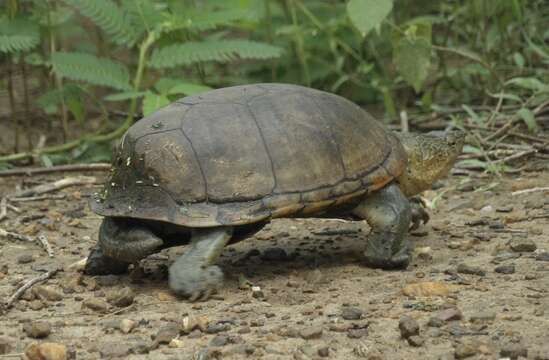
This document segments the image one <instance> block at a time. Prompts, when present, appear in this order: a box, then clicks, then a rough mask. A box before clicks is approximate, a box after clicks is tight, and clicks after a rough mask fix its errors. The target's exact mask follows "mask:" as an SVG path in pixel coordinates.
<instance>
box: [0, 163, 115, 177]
mask: <svg viewBox="0 0 549 360" xmlns="http://www.w3.org/2000/svg"><path fill="white" fill-rule="evenodd" d="M110 168H111V165H110V164H106V163H97V164H74V165H56V166H51V167H42V168H23V169H8V170H3V171H0V177H5V176H21V175H27V176H31V175H36V174H51V173H54V172H65V171H79V172H80V171H108V170H110Z"/></svg>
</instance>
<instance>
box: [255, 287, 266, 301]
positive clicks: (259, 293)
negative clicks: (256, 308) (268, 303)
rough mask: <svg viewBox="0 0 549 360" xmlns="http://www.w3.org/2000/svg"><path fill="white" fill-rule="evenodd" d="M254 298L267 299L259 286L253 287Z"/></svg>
mask: <svg viewBox="0 0 549 360" xmlns="http://www.w3.org/2000/svg"><path fill="white" fill-rule="evenodd" d="M252 296H253V297H254V298H255V299H263V298H265V294H264V293H263V291H261V288H260V287H259V286H252Z"/></svg>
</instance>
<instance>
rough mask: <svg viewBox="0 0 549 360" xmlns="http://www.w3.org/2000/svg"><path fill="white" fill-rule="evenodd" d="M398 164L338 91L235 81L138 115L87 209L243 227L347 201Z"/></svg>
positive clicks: (390, 144) (386, 135)
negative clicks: (229, 85) (235, 84)
mask: <svg viewBox="0 0 549 360" xmlns="http://www.w3.org/2000/svg"><path fill="white" fill-rule="evenodd" d="M405 166H406V154H405V152H404V149H403V147H402V145H401V144H400V142H399V141H398V140H397V139H396V137H394V136H393V135H392V134H390V132H388V131H386V130H385V129H384V128H383V126H382V125H381V124H379V123H378V122H376V121H375V120H373V118H372V117H371V116H369V115H368V114H367V113H366V112H365V111H364V110H362V109H361V108H360V107H358V106H357V105H355V104H353V103H351V102H350V101H348V100H345V99H344V98H342V97H339V96H336V95H333V94H329V93H325V92H322V91H318V90H313V89H309V88H305V87H301V86H296V85H284V84H257V85H244V86H236V87H230V88H225V89H219V90H214V91H211V92H208V93H205V94H201V95H198V96H191V97H186V98H183V99H181V100H180V101H178V102H176V103H173V104H171V105H168V106H167V107H164V108H163V109H161V110H159V111H157V112H155V113H153V114H151V115H149V116H147V117H145V118H143V119H141V120H139V121H138V122H137V123H136V124H135V125H133V126H132V127H131V128H130V129H129V130H128V131H127V133H126V134H125V136H124V139H123V143H122V145H121V146H120V147H119V149H118V150H117V153H116V155H115V160H114V162H113V172H112V174H111V177H110V178H109V180H108V181H107V184H106V186H105V189H104V191H103V193H102V194H101V195H100V196H99V197H98V198H96V199H92V201H91V202H90V206H91V208H92V210H93V211H95V212H96V213H98V214H100V215H103V216H121V217H133V218H141V219H150V220H159V221H164V222H170V223H174V224H178V225H182V226H188V227H214V226H223V225H243V224H250V223H254V222H259V221H264V220H266V219H269V218H276V217H289V216H302V215H303V216H305V215H306V216H309V215H315V214H317V213H322V212H324V211H325V210H326V211H327V210H329V209H330V208H331V207H333V206H339V205H345V204H347V203H349V204H351V203H352V202H354V201H358V200H360V197H361V196H366V194H368V193H369V192H371V191H375V190H377V189H379V188H381V187H383V186H385V185H386V184H387V183H389V182H390V181H392V180H393V179H394V178H395V177H397V176H399V175H400V174H401V173H402V171H404V169H405Z"/></svg>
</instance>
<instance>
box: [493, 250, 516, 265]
mask: <svg viewBox="0 0 549 360" xmlns="http://www.w3.org/2000/svg"><path fill="white" fill-rule="evenodd" d="M519 257H520V254H517V253H512V252H507V251H504V252H500V253H498V254H497V255H496V256H494V257H493V259H492V262H493V263H494V264H499V263H501V262H504V261H507V260H514V259H518V258H519Z"/></svg>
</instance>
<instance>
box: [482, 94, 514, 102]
mask: <svg viewBox="0 0 549 360" xmlns="http://www.w3.org/2000/svg"><path fill="white" fill-rule="evenodd" d="M487 94H488V95H489V96H490V97H493V98H496V99H499V98H503V99H504V100H511V101H516V102H522V99H521V98H520V97H519V96H517V95H515V94H509V93H497V94H492V93H490V92H487Z"/></svg>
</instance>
